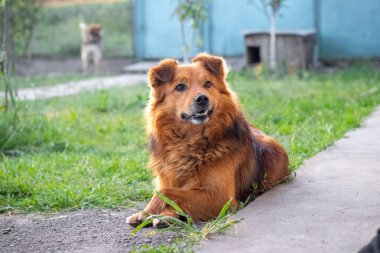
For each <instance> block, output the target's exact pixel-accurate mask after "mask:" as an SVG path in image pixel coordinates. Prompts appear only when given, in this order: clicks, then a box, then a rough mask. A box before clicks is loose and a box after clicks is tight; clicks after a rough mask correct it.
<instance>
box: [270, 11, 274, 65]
mask: <svg viewBox="0 0 380 253" xmlns="http://www.w3.org/2000/svg"><path fill="white" fill-rule="evenodd" d="M275 15H276V14H275V13H274V11H273V10H271V14H270V17H269V18H270V35H269V44H270V46H269V67H270V69H271V70H273V71H274V70H276V16H275Z"/></svg>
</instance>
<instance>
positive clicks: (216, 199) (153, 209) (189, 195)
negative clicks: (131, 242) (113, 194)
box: [127, 188, 234, 226]
mask: <svg viewBox="0 0 380 253" xmlns="http://www.w3.org/2000/svg"><path fill="white" fill-rule="evenodd" d="M160 193H162V194H163V195H165V196H166V197H167V198H169V199H170V200H172V201H174V202H175V203H176V204H178V205H179V206H180V207H181V208H182V210H183V211H184V212H185V213H186V214H187V215H189V216H190V217H191V218H192V219H193V220H194V221H195V222H197V221H205V220H209V219H211V218H214V217H216V216H217V215H218V214H219V212H220V210H221V209H222V207H223V206H224V204H225V203H226V202H227V201H228V199H229V197H230V196H228V194H227V192H225V193H223V190H220V191H216V192H215V191H213V193H211V192H206V191H202V190H183V189H175V188H166V189H161V190H160ZM232 205H234V202H233V203H232ZM232 205H231V206H232ZM150 215H164V216H172V217H176V218H178V215H177V213H176V212H175V210H174V209H173V208H172V207H171V206H170V205H169V204H168V203H166V202H165V201H164V200H162V199H161V198H160V197H159V196H158V195H157V194H154V196H153V198H152V199H151V201H150V202H149V204H148V206H147V207H146V208H145V209H144V211H142V212H140V213H137V214H134V215H132V216H130V217H128V218H127V223H128V224H130V225H132V226H134V225H137V224H139V223H141V222H142V221H143V220H144V219H146V218H147V217H149V216H150Z"/></svg>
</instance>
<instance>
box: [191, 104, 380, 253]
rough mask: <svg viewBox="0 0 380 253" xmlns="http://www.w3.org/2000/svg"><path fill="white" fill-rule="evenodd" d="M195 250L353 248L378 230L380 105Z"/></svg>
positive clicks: (235, 250)
mask: <svg viewBox="0 0 380 253" xmlns="http://www.w3.org/2000/svg"><path fill="white" fill-rule="evenodd" d="M236 218H244V221H242V222H240V224H238V225H237V226H236V227H235V228H234V229H231V231H229V232H228V233H227V234H226V235H225V236H219V237H215V238H214V239H210V240H209V241H206V242H205V243H204V244H203V247H202V248H200V249H198V250H197V251H198V252H252V253H254V252H260V253H266V252H276V253H278V252H292V253H297V252H358V251H359V250H360V249H361V248H362V247H363V246H364V245H365V244H367V243H369V242H370V240H371V239H372V238H373V237H374V236H375V234H376V230H377V228H380V107H379V108H378V109H377V110H376V111H375V112H374V113H373V114H372V115H371V117H369V118H368V119H367V120H365V121H364V123H363V124H362V126H361V127H360V128H358V129H356V130H353V131H351V132H349V133H347V135H346V137H345V138H343V139H341V140H339V141H337V142H336V143H335V144H334V145H333V146H332V147H330V148H328V149H327V150H325V151H323V152H321V153H319V154H318V155H316V156H315V157H314V158H312V159H310V160H309V161H307V162H306V163H305V164H304V166H303V167H302V168H300V169H299V170H298V172H297V177H296V179H295V180H294V181H293V182H291V183H287V184H282V185H280V186H278V187H276V188H274V189H273V190H271V191H269V192H267V193H265V194H264V195H262V196H260V197H259V198H257V199H256V200H255V201H254V202H253V203H251V204H250V205H248V206H247V207H246V208H244V209H243V210H242V211H240V212H239V213H238V214H237V215H236Z"/></svg>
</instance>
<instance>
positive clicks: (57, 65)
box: [15, 57, 132, 76]
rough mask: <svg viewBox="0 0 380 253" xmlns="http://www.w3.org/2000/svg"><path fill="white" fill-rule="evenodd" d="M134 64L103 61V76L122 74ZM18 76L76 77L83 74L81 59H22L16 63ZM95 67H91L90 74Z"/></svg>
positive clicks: (119, 60) (121, 60)
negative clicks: (128, 66) (127, 66)
mask: <svg viewBox="0 0 380 253" xmlns="http://www.w3.org/2000/svg"><path fill="white" fill-rule="evenodd" d="M131 63H132V60H131V59H128V58H125V59H124V58H120V59H103V60H102V62H101V73H102V74H120V73H122V72H123V67H125V66H126V65H129V64H131ZM15 66H16V74H17V75H20V76H36V75H43V76H57V75H75V74H80V73H82V65H81V61H80V58H79V57H78V58H70V59H45V58H33V59H32V60H28V59H26V58H20V59H17V60H16V61H15ZM91 71H93V66H90V72H91Z"/></svg>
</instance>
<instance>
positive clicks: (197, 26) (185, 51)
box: [172, 0, 210, 63]
mask: <svg viewBox="0 0 380 253" xmlns="http://www.w3.org/2000/svg"><path fill="white" fill-rule="evenodd" d="M176 2H177V7H176V8H175V9H174V11H173V14H172V15H173V16H176V17H177V18H178V20H179V23H180V29H181V39H182V55H183V61H184V62H185V63H188V62H190V59H189V55H190V54H191V52H192V51H193V50H194V49H195V47H198V48H200V47H202V45H203V40H202V33H201V25H202V23H203V22H204V21H205V20H206V17H207V5H208V3H209V2H210V0H176ZM186 22H190V25H191V29H192V35H191V38H190V41H189V40H188V39H189V38H188V37H187V33H186V29H185V26H186Z"/></svg>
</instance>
